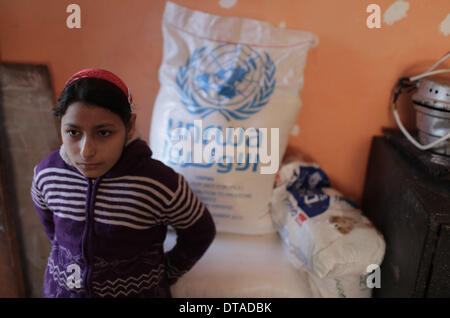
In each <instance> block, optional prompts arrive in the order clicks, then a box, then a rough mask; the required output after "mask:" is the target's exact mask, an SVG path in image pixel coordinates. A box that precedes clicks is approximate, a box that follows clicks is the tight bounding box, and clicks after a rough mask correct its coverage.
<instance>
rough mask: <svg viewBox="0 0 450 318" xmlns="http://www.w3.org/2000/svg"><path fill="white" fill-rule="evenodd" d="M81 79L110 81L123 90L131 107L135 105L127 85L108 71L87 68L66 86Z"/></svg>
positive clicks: (74, 76) (72, 78) (76, 74)
mask: <svg viewBox="0 0 450 318" xmlns="http://www.w3.org/2000/svg"><path fill="white" fill-rule="evenodd" d="M80 78H99V79H102V80H105V81H108V82H110V83H112V84H114V85H116V86H117V87H118V88H120V89H121V90H122V92H123V93H124V94H125V96H127V97H128V102H129V103H130V106H132V105H133V98H132V96H131V93H130V90H129V89H128V87H127V86H126V85H125V83H124V82H123V81H122V80H121V79H120V78H119V77H118V76H117V75H115V74H113V73H111V72H110V71H107V70H102V69H100V68H87V69H84V70H81V71H79V72H78V73H75V74H74V75H72V76H71V77H70V78H69V79H68V80H67V82H66V84H65V85H64V87H66V86H67V85H69V84H71V83H73V82H74V81H76V80H78V79H80Z"/></svg>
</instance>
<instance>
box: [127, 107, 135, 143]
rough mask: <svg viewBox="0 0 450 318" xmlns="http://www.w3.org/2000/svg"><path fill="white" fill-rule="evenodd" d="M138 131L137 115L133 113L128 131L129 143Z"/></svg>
mask: <svg viewBox="0 0 450 318" xmlns="http://www.w3.org/2000/svg"><path fill="white" fill-rule="evenodd" d="M135 131H136V114H135V113H131V117H130V122H129V123H128V131H127V142H128V141H129V140H130V139H131V138H133V135H134V132H135Z"/></svg>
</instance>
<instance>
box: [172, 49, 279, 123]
mask: <svg viewBox="0 0 450 318" xmlns="http://www.w3.org/2000/svg"><path fill="white" fill-rule="evenodd" d="M275 69H276V68H275V64H274V63H273V61H272V60H271V58H270V56H269V54H267V53H266V52H264V54H262V55H261V54H259V53H258V52H256V51H255V50H253V49H252V48H251V47H249V46H246V45H240V44H222V45H219V46H217V47H215V48H213V49H211V50H209V51H208V50H207V47H206V46H204V47H202V48H200V49H195V50H194V51H193V52H192V54H191V55H190V56H189V58H188V59H187V61H186V63H185V65H184V66H180V67H179V69H178V73H177V76H176V79H175V80H176V86H177V90H178V94H179V95H180V99H181V102H182V103H183V105H184V106H185V107H186V109H187V111H188V112H190V113H191V114H195V115H200V116H201V118H205V117H206V116H208V115H210V114H212V113H215V112H218V113H220V114H221V115H223V116H224V117H225V119H226V120H227V121H230V120H231V119H237V120H243V119H247V118H249V117H250V116H251V115H253V114H255V113H257V112H259V111H260V110H261V109H262V107H264V106H265V105H266V104H267V103H268V102H269V98H270V95H272V93H273V90H274V88H275V84H276V80H275V76H274V75H275Z"/></svg>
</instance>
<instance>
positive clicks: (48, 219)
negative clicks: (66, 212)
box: [31, 167, 55, 240]
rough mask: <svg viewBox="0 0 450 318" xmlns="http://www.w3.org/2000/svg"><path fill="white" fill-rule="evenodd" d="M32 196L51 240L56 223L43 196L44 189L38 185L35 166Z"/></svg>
mask: <svg viewBox="0 0 450 318" xmlns="http://www.w3.org/2000/svg"><path fill="white" fill-rule="evenodd" d="M31 198H32V200H33V205H34V208H35V210H36V211H37V212H38V215H39V218H40V219H41V222H42V224H43V226H44V230H45V233H47V236H48V237H49V239H50V240H53V237H54V234H55V225H54V223H53V213H52V211H51V210H50V209H49V208H48V206H47V204H46V202H45V200H44V198H43V195H42V191H41V189H40V188H39V186H38V178H37V175H36V167H35V168H34V176H33V182H32V184H31Z"/></svg>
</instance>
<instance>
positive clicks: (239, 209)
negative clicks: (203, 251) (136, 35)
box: [150, 2, 318, 234]
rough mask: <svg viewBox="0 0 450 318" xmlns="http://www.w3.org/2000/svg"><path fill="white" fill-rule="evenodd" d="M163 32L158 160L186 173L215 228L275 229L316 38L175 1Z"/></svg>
mask: <svg viewBox="0 0 450 318" xmlns="http://www.w3.org/2000/svg"><path fill="white" fill-rule="evenodd" d="M162 30H163V40H164V51H163V60H162V64H161V67H160V70H159V80H160V84H161V85H160V90H159V93H158V96H157V99H156V102H155V105H154V109H153V115H152V123H151V131H150V147H151V149H152V151H153V156H154V158H155V159H158V160H161V161H162V162H164V163H165V164H167V165H169V166H171V167H172V168H173V169H174V170H175V171H177V172H179V173H181V174H183V175H184V177H185V178H186V180H187V181H188V183H189V186H190V187H191V188H192V190H193V191H194V192H195V194H196V195H197V196H198V197H199V198H200V199H201V201H202V202H204V203H205V204H206V206H207V207H208V209H209V210H210V212H211V214H212V216H213V218H214V220H215V223H216V228H217V231H219V232H234V233H240V234H263V233H270V232H275V229H274V228H273V225H272V221H271V217H270V213H269V201H270V197H271V194H272V190H273V184H274V178H275V172H276V171H277V170H278V168H279V158H281V157H282V156H283V153H284V150H285V148H286V145H287V139H288V136H289V133H290V131H291V130H292V127H293V125H294V123H295V120H296V119H297V115H298V112H299V110H300V106H301V100H300V97H299V93H300V91H301V89H302V86H303V69H304V67H305V64H306V57H307V53H308V51H309V50H310V49H311V48H312V47H314V46H316V45H317V43H318V39H317V37H316V36H315V35H314V34H312V33H310V32H305V31H300V30H289V29H282V28H277V27H274V26H272V25H270V24H269V23H266V22H262V21H257V20H251V19H241V18H234V17H222V16H216V15H211V14H207V13H203V12H199V11H195V10H190V9H187V8H184V7H181V6H179V5H176V4H174V3H171V2H168V3H167V5H166V8H165V13H164V17H163V22H162ZM226 151H230V152H231V153H232V154H233V155H232V156H228V155H225V156H224V153H225V154H227V153H226ZM230 157H231V158H230Z"/></svg>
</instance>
